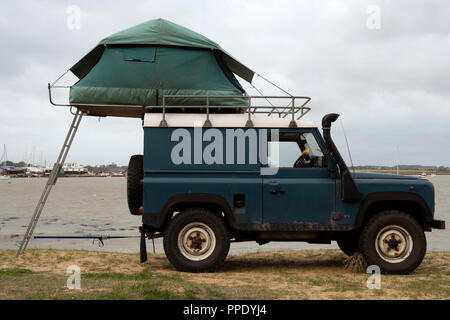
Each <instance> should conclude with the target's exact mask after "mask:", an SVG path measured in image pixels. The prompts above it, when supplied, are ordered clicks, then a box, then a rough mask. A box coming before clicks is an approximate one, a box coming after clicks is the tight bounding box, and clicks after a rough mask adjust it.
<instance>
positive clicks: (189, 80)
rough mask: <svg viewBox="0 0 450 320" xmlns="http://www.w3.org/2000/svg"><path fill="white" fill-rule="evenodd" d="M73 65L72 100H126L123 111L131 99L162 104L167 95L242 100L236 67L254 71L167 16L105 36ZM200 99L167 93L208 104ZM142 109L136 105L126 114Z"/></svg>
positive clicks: (244, 73)
mask: <svg viewBox="0 0 450 320" xmlns="http://www.w3.org/2000/svg"><path fill="white" fill-rule="evenodd" d="M70 70H71V71H72V73H74V74H75V75H76V76H77V77H78V78H80V80H79V81H78V82H77V83H76V84H75V85H73V86H72V87H71V90H70V103H71V104H72V105H77V106H81V105H83V106H88V105H90V104H95V105H99V104H100V105H102V104H104V105H117V106H119V105H124V106H123V108H122V109H121V111H120V112H122V111H123V112H124V113H127V110H128V111H129V110H131V109H129V108H128V109H126V108H125V106H129V105H136V106H155V105H161V104H162V97H163V96H164V95H233V96H241V98H238V97H236V98H232V99H226V100H224V99H217V100H210V104H211V105H226V106H243V105H245V104H246V102H247V100H246V99H245V98H242V95H243V94H245V91H244V90H243V89H242V87H241V85H240V84H239V82H238V81H237V79H236V78H235V76H234V74H233V72H234V73H236V74H237V75H239V76H240V77H242V78H244V79H245V80H247V81H250V82H251V80H252V78H253V75H254V72H253V71H251V70H250V69H249V68H247V67H245V66H244V65H242V64H241V63H239V62H238V61H237V60H236V59H234V58H233V57H232V56H230V55H229V54H228V53H227V52H226V51H225V50H223V49H222V48H220V46H219V45H217V44H216V43H214V42H213V41H211V40H209V39H207V38H205V37H204V36H202V35H200V34H198V33H195V32H193V31H191V30H189V29H186V28H184V27H182V26H179V25H177V24H174V23H172V22H169V21H166V20H163V19H157V20H150V21H148V22H145V23H142V24H139V25H137V26H134V27H132V28H129V29H126V30H123V31H120V32H118V33H116V34H113V35H111V36H109V37H107V38H105V39H103V40H102V41H101V42H100V43H99V45H98V46H97V47H95V48H94V49H93V50H92V51H91V52H89V53H88V54H87V55H86V56H85V57H83V58H82V59H81V60H80V61H79V62H78V63H76V64H75V65H74V66H73V67H72V68H71V69H70ZM201 100H202V99H197V100H194V99H192V98H188V99H186V98H182V97H180V98H175V99H166V104H174V105H205V101H201ZM94 109H95V110H96V111H95V112H94V113H95V114H99V115H101V114H102V112H103V115H111V114H112V113H114V112H115V111H112V109H111V108H109V109H106V108H103V109H100V108H98V107H95V108H94V107H91V108H90V111H91V112H92V111H93V110H94ZM100 110H103V111H102V112H99V111H100ZM116 110H119V109H117V108H116ZM128 113H129V112H128ZM141 113H142V110H135V111H134V113H133V115H130V114H127V115H125V116H138V115H139V114H141ZM113 115H119V114H113ZM120 115H121V116H122V115H124V114H120Z"/></svg>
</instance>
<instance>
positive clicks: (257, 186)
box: [128, 112, 445, 273]
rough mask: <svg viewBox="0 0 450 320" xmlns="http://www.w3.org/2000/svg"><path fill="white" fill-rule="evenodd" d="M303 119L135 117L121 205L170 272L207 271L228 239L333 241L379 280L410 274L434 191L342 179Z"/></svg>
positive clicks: (337, 162) (330, 152) (330, 146)
mask: <svg viewBox="0 0 450 320" xmlns="http://www.w3.org/2000/svg"><path fill="white" fill-rule="evenodd" d="M338 116H339V115H337V114H328V115H326V116H325V117H324V118H323V120H322V130H323V136H322V135H321V133H320V131H319V129H318V128H317V127H316V126H315V125H314V124H313V123H310V122H305V121H298V120H296V121H295V120H293V119H294V118H293V117H292V120H290V119H289V117H284V118H283V117H267V116H261V115H252V116H251V117H250V112H248V115H247V113H236V114H221V113H214V114H209V113H165V112H164V113H161V112H160V113H156V112H155V113H146V114H145V116H144V119H143V127H144V155H143V156H142V155H134V156H132V157H131V159H130V163H129V172H128V204H129V208H130V212H131V213H132V214H135V215H142V223H143V225H142V227H141V233H142V237H141V261H145V260H146V248H145V238H146V237H147V238H154V237H158V236H161V237H163V238H164V239H163V242H164V250H165V253H166V256H167V258H168V259H169V261H170V262H171V263H172V264H173V265H174V266H175V267H176V268H177V269H179V270H181V271H187V272H205V271H209V272H211V271H214V270H216V269H217V268H218V267H219V266H220V265H221V264H222V263H223V262H224V260H225V258H226V256H227V254H228V251H229V247H230V242H232V241H233V242H238V241H256V242H258V243H259V244H261V245H262V244H265V243H267V242H270V241H306V242H308V243H322V244H327V243H331V241H333V240H334V241H337V243H338V245H339V247H340V248H341V249H342V251H343V252H344V253H345V254H347V255H353V254H355V253H357V252H361V253H362V254H363V255H364V257H365V259H366V260H367V262H368V264H370V265H378V266H379V267H380V269H381V270H382V272H385V273H410V272H411V271H413V270H414V269H415V268H416V267H417V266H418V265H419V264H420V263H421V261H422V259H423V257H424V255H425V252H426V238H425V234H424V232H425V231H431V229H432V228H437V229H444V228H445V222H444V221H440V220H435V219H434V187H433V185H432V183H430V182H429V181H427V180H425V179H421V178H418V177H413V176H402V175H392V174H378V173H363V172H354V173H351V172H350V171H349V169H348V168H347V166H346V164H345V162H344V160H343V158H342V157H341V155H340V153H339V151H338V150H337V148H336V146H335V144H334V143H333V140H332V138H331V135H330V129H331V124H332V123H333V122H334V121H335V120H336V119H337V118H338Z"/></svg>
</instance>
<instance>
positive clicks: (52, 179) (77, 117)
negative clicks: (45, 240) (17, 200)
mask: <svg viewBox="0 0 450 320" xmlns="http://www.w3.org/2000/svg"><path fill="white" fill-rule="evenodd" d="M82 117H83V113H82V112H81V110H79V109H77V111H76V113H75V114H74V117H73V120H72V124H71V126H70V129H69V132H68V133H67V136H66V139H65V140H64V144H63V146H62V148H61V152H60V153H59V156H58V160H56V163H55V164H54V166H53V169H52V172H51V173H50V176H49V177H48V181H47V183H46V184H45V187H44V190H43V191H42V195H41V198H40V199H39V201H38V203H37V205H36V209H34V213H33V216H32V218H31V221H30V224H29V225H28V228H27V231H26V232H25V235H24V237H23V239H22V243H21V244H20V248H19V250H18V251H17V255H16V257H19V255H21V254H22V253H24V252H25V249H26V248H27V245H28V243H29V242H30V239H31V237H32V236H33V233H34V229H35V228H36V225H37V222H38V220H39V217H40V216H41V213H42V210H43V209H44V206H45V203H46V202H47V198H48V196H49V194H50V191H51V190H52V187H53V186H54V185H55V184H56V180H57V179H58V175H59V173H60V171H61V169H62V166H63V165H64V162H65V161H66V157H67V154H68V153H69V149H70V146H71V145H72V141H73V138H74V137H75V134H76V133H77V130H78V126H79V125H80V121H81V118H82Z"/></svg>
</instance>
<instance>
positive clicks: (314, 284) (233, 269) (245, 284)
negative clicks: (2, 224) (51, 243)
mask: <svg viewBox="0 0 450 320" xmlns="http://www.w3.org/2000/svg"><path fill="white" fill-rule="evenodd" d="M15 253H16V252H15V251H12V250H6V251H0V299H69V300H72V299H76V300H78V299H449V298H450V252H428V253H427V254H426V256H425V259H424V261H423V262H422V264H421V265H420V266H419V268H417V269H416V270H415V271H414V272H413V273H412V274H410V275H381V289H372V290H369V289H368V288H367V286H366V281H367V279H368V277H369V276H370V275H369V274H366V273H363V272H361V273H352V272H350V271H348V270H346V269H345V268H344V260H345V258H346V256H345V255H344V254H342V253H341V252H340V251H339V250H314V251H312V250H311V251H281V252H266V253H252V254H240V255H229V256H228V258H227V260H226V261H225V263H224V264H223V266H222V267H221V268H220V269H219V270H218V271H217V272H215V273H203V274H191V273H183V272H178V271H176V270H175V269H174V268H173V267H172V265H171V264H170V263H169V262H168V260H167V259H166V257H165V256H164V255H161V254H157V255H152V254H149V256H148V258H149V261H147V262H146V263H144V264H140V263H139V255H138V254H122V253H102V252H100V253H99V252H91V251H77V250H28V251H26V253H25V255H24V256H22V257H20V258H19V259H16V258H15ZM71 265H77V266H79V267H80V271H81V273H80V274H81V289H78V290H77V289H74V290H69V289H67V287H66V283H67V279H68V277H69V276H70V274H67V273H66V270H67V268H68V267H69V266H71Z"/></svg>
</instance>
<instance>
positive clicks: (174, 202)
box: [158, 193, 234, 228]
mask: <svg viewBox="0 0 450 320" xmlns="http://www.w3.org/2000/svg"><path fill="white" fill-rule="evenodd" d="M195 207H202V208H207V209H210V210H212V211H214V212H217V213H218V214H220V215H221V216H222V213H223V216H224V218H225V221H226V223H227V225H228V226H231V225H232V224H233V222H234V216H233V212H232V210H231V208H230V206H229V204H228V202H227V201H226V200H225V199H224V198H223V197H221V196H219V195H216V194H209V193H185V194H177V195H174V196H172V197H170V198H169V199H168V200H167V201H166V203H165V205H164V207H163V209H162V210H161V213H160V215H161V216H160V219H159V221H160V223H161V225H160V226H158V227H159V228H165V227H166V226H167V224H168V223H169V221H170V220H171V219H172V217H173V214H174V213H175V212H176V211H181V210H183V209H186V208H195Z"/></svg>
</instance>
